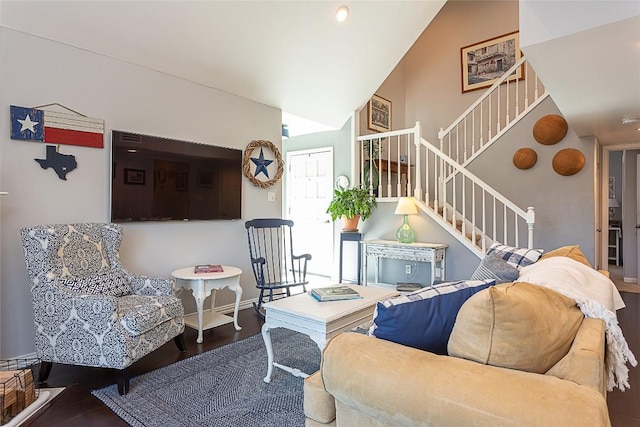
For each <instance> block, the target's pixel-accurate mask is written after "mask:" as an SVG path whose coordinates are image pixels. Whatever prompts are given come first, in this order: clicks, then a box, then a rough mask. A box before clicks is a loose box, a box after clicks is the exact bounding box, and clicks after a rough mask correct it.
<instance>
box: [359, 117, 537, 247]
mask: <svg viewBox="0 0 640 427" xmlns="http://www.w3.org/2000/svg"><path fill="white" fill-rule="evenodd" d="M357 141H358V148H359V149H358V152H359V153H362V154H363V155H362V156H361V158H360V159H359V171H360V173H359V178H360V183H362V184H364V185H366V186H368V188H369V191H370V192H371V194H375V195H376V196H377V198H378V200H379V201H394V200H397V198H398V197H402V196H407V195H412V196H413V197H415V199H416V201H417V204H418V206H419V207H420V208H421V209H422V211H424V212H425V213H427V214H428V215H430V216H431V217H432V218H434V219H435V220H436V221H438V222H439V223H440V224H441V225H442V226H443V227H445V228H447V229H448V230H449V231H450V233H451V234H452V235H454V236H455V237H456V238H457V239H458V240H459V241H461V242H462V243H463V244H465V245H466V246H467V247H469V248H470V249H471V250H472V251H474V252H476V253H477V254H478V255H481V254H484V253H486V251H487V250H488V248H489V246H490V244H491V243H492V242H501V243H503V244H508V245H512V246H517V247H519V246H521V244H520V242H521V241H526V246H527V247H529V248H533V227H534V223H535V214H534V209H533V208H532V207H530V208H528V209H527V210H526V211H525V210H523V209H521V208H519V207H518V206H516V205H515V204H514V203H512V202H511V201H509V200H508V199H507V198H506V197H504V196H503V195H501V194H500V193H499V192H498V191H496V190H495V189H493V188H492V187H491V186H489V185H488V184H487V183H485V182H484V181H482V180H481V179H480V178H478V177H476V176H475V175H474V174H472V173H471V172H469V171H468V170H467V169H465V168H464V166H463V165H461V164H459V163H457V162H456V161H455V160H453V159H451V158H450V157H449V156H447V155H446V154H445V153H444V152H442V151H441V150H440V149H438V148H437V147H435V146H434V145H433V144H431V143H429V142H428V141H426V140H425V139H423V138H422V137H421V126H420V123H419V122H418V123H416V125H415V127H413V128H410V129H404V130H399V131H392V132H384V133H377V134H373V135H363V136H359V137H358V138H357ZM376 173H377V180H376V179H375V177H373V175H374V174H376ZM447 177H449V178H448V179H447Z"/></svg>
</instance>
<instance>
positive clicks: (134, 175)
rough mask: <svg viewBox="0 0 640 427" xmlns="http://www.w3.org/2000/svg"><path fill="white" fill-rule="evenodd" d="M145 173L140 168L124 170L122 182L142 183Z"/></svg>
mask: <svg viewBox="0 0 640 427" xmlns="http://www.w3.org/2000/svg"><path fill="white" fill-rule="evenodd" d="M144 175H145V173H144V171H143V170H141V169H126V168H125V170H124V183H125V184H127V185H144V178H145V176H144Z"/></svg>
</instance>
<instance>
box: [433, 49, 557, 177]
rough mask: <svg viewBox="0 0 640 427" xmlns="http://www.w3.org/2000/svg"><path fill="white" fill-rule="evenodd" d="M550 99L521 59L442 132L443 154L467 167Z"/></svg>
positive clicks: (536, 77)
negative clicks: (524, 117)
mask: <svg viewBox="0 0 640 427" xmlns="http://www.w3.org/2000/svg"><path fill="white" fill-rule="evenodd" d="M547 96H548V93H547V91H546V89H545V87H544V85H543V84H542V81H541V80H540V78H539V77H538V74H537V73H536V72H535V70H534V69H533V68H532V67H531V65H530V64H529V63H528V61H527V59H526V58H525V57H522V58H520V60H519V61H518V62H516V63H515V64H514V65H513V66H512V67H511V68H510V69H509V70H507V71H506V72H505V73H504V75H503V76H502V77H501V78H500V79H498V80H497V81H496V82H495V83H494V84H493V85H492V86H491V87H490V88H489V89H487V91H486V92H484V93H483V94H482V96H480V98H478V99H477V100H476V101H475V102H474V103H473V104H471V106H470V107H469V108H467V110H466V111H465V112H464V113H462V114H461V115H460V117H458V118H457V119H456V120H454V122H453V123H451V125H449V127H448V128H446V129H440V132H438V139H439V140H440V150H441V151H442V152H443V153H445V154H446V155H448V156H449V157H450V158H451V159H453V160H454V161H455V162H456V163H459V164H461V165H463V166H466V165H467V164H469V163H470V162H471V161H472V160H473V159H475V158H476V157H477V156H478V155H480V153H482V152H483V151H484V150H486V149H487V148H488V147H489V146H490V145H491V144H492V143H493V142H494V141H496V140H497V139H498V138H500V136H502V135H503V134H504V133H505V132H506V131H507V130H509V129H510V128H511V127H512V126H513V125H514V124H515V123H517V122H518V120H520V119H521V118H522V117H523V116H524V115H526V114H527V113H528V112H529V111H531V110H532V109H533V108H535V107H536V106H537V105H538V104H539V103H540V102H542V101H543V100H544V99H545V98H546V97H547Z"/></svg>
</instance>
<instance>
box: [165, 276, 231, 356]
mask: <svg viewBox="0 0 640 427" xmlns="http://www.w3.org/2000/svg"><path fill="white" fill-rule="evenodd" d="M193 268H194V267H193V266H192V267H185V268H181V269H178V270H175V271H173V272H172V273H171V276H173V277H174V278H175V279H176V290H177V289H179V288H183V289H185V290H191V291H192V292H193V298H194V299H195V300H196V307H197V310H198V312H197V314H192V315H189V316H185V318H184V323H185V324H186V325H187V326H190V327H192V328H194V329H197V330H198V339H197V340H196V342H197V343H198V344H200V343H202V330H203V329H210V328H214V327H216V326H220V325H226V324H227V323H231V322H233V326H234V327H235V328H236V331H239V330H240V329H242V328H241V327H240V326H238V308H239V307H240V298H241V297H242V287H240V275H241V274H242V270H240V269H239V268H238V267H231V266H228V265H223V266H222V269H223V270H224V271H221V272H219V273H194V272H193ZM224 288H229V290H231V291H233V292H235V294H236V304H235V308H234V309H233V317H230V316H227V315H225V314H221V313H216V312H215V310H214V306H215V301H216V294H215V292H216V291H217V290H220V289H224ZM209 294H211V306H210V309H209V311H208V313H206V314H205V313H204V310H203V309H204V300H205V299H206V298H207V296H208V295H209Z"/></svg>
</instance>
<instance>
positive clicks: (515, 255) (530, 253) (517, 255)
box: [487, 243, 542, 270]
mask: <svg viewBox="0 0 640 427" xmlns="http://www.w3.org/2000/svg"><path fill="white" fill-rule="evenodd" d="M491 253H496V254H497V255H500V257H501V258H502V259H503V260H505V261H506V262H507V263H508V264H510V265H512V266H513V267H515V268H517V269H518V270H519V269H520V268H522V267H526V266H527V265H531V264H533V263H534V262H536V261H538V258H540V255H542V249H527V248H514V247H513V246H506V245H501V244H500V243H494V244H492V245H491V246H490V247H489V250H488V251H487V255H489V254H491Z"/></svg>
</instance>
